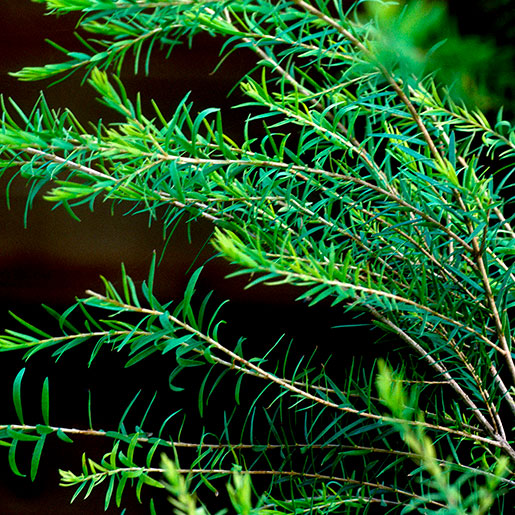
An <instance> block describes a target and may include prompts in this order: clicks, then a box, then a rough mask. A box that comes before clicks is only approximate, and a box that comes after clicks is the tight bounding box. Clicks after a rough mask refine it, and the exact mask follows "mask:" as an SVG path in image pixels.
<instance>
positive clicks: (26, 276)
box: [0, 0, 506, 515]
mask: <svg viewBox="0 0 515 515" xmlns="http://www.w3.org/2000/svg"><path fill="white" fill-rule="evenodd" d="M2 4H3V5H2V6H1V15H0V93H2V94H3V95H4V96H5V97H12V98H14V99H15V100H16V102H17V103H18V104H19V105H20V106H22V107H23V108H24V109H30V108H31V107H32V105H33V104H34V102H35V100H36V99H37V97H38V95H39V92H40V90H41V89H43V88H44V87H46V84H44V83H23V82H19V81H16V80H15V79H13V78H11V77H9V76H8V75H7V73H8V72H9V71H16V70H18V69H20V68H21V67H23V66H28V65H30V66H35V65H43V64H46V63H50V62H57V61H59V60H60V59H62V54H59V52H57V51H56V50H54V49H53V48H52V47H50V46H49V45H48V44H47V43H45V41H44V40H45V38H49V39H52V40H53V41H56V42H58V43H59V44H61V45H63V46H65V47H67V48H72V47H74V46H77V43H76V40H75V39H74V38H73V35H72V32H73V28H74V25H75V20H76V18H74V17H73V16H69V17H61V18H55V17H53V16H44V15H43V14H44V9H43V7H42V6H41V5H40V4H33V3H31V2H30V1H28V0H26V1H22V0H17V1H16V2H14V1H13V2H2ZM456 5H457V3H456V2H455V3H454V7H453V9H454V10H455V11H456ZM469 8H470V11H469V14H470V12H474V8H475V6H474V2H472V3H470V2H469ZM476 13H477V17H479V18H481V19H483V20H486V21H485V22H484V23H483V25H482V27H478V25H479V24H478V23H476V22H475V20H476V19H477V17H476V16H475V15H474V16H473V17H472V18H473V19H471V24H469V25H467V23H466V20H465V19H462V20H461V24H462V26H463V28H464V30H465V31H466V30H469V31H476V32H477V31H478V30H481V29H482V30H483V31H488V30H492V27H493V24H492V22H491V21H490V18H487V17H485V16H487V15H486V14H485V15H481V14H480V13H479V12H477V11H475V12H474V14H476ZM488 16H490V15H488ZM462 18H463V17H462ZM467 18H468V17H467ZM505 18H506V17H504V18H503V19H505ZM467 27H468V29H467ZM494 33H495V31H494ZM503 34H505V33H503ZM220 45H221V43H220V42H217V41H215V40H213V39H211V38H209V37H200V38H198V39H197V40H196V41H195V42H194V44H193V47H192V48H191V49H188V48H186V47H184V48H179V49H177V50H175V51H174V53H173V57H172V58H171V59H169V60H164V58H163V55H160V54H159V52H158V51H156V52H155V54H154V58H153V60H152V66H151V76H150V77H144V76H138V77H134V76H132V75H130V73H129V72H130V66H127V70H128V71H127V72H126V73H125V75H124V76H123V79H124V84H125V85H126V87H127V89H128V91H129V94H130V95H134V94H135V93H136V92H137V91H141V93H142V98H143V99H144V100H145V101H146V102H147V103H146V105H147V106H148V105H149V104H148V100H149V99H150V98H154V99H155V100H156V102H157V103H158V105H159V106H160V109H161V111H162V112H163V113H164V114H165V116H166V114H169V113H172V112H173V109H174V106H176V105H177V103H178V102H179V101H180V100H181V99H182V97H183V96H184V95H185V94H186V93H187V92H188V91H190V90H191V92H192V94H191V99H192V100H194V102H195V105H196V108H197V110H199V111H200V110H201V109H203V108H205V107H211V106H219V107H222V108H223V110H224V111H223V114H224V120H225V126H226V127H228V128H229V131H233V132H234V133H235V135H239V134H240V133H239V129H240V127H241V124H242V116H243V114H241V113H238V112H236V111H229V110H228V109H227V105H228V103H229V102H230V101H232V102H234V99H233V100H227V94H228V92H229V90H230V89H231V88H232V86H233V85H234V83H235V82H236V81H237V80H238V79H239V78H240V77H241V75H242V74H244V73H245V72H247V71H248V69H249V68H250V66H251V62H252V61H251V60H250V59H248V57H249V56H246V55H245V54H237V55H234V56H232V57H231V58H230V59H228V60H227V62H226V63H225V64H224V65H223V66H222V68H221V69H220V70H219V71H218V72H217V73H216V74H214V75H213V74H211V72H212V70H213V68H214V66H215V64H216V62H217V58H218V50H219V48H220ZM45 95H46V97H47V99H48V102H49V104H50V105H51V106H52V107H55V108H57V107H69V108H70V109H71V110H72V111H73V112H74V113H75V114H76V115H77V116H78V117H79V118H80V119H81V120H84V121H87V120H93V121H95V120H97V119H98V118H100V117H102V118H104V119H110V118H109V117H110V116H112V115H111V114H110V113H108V112H106V111H105V109H104V108H102V106H101V105H100V104H98V103H97V102H96V101H95V99H94V96H93V94H92V91H91V89H90V88H89V87H88V86H87V85H86V86H81V85H80V76H77V77H72V78H71V79H68V80H67V81H65V82H64V83H62V84H59V85H56V86H54V87H52V88H50V89H48V90H46V92H45ZM10 176H11V175H10V174H9V173H7V174H6V175H5V176H4V177H3V178H1V179H0V191H1V192H2V193H1V197H0V329H2V330H3V329H4V328H6V327H8V328H17V326H16V323H15V321H14V320H12V319H11V318H10V317H9V315H8V310H12V311H14V312H15V313H17V314H18V315H20V316H22V317H24V318H26V319H28V320H30V321H31V322H33V323H35V324H36V325H39V326H43V327H46V326H47V324H50V321H49V318H48V317H47V316H46V315H44V311H43V310H42V309H41V308H40V307H39V306H40V304H41V303H46V304H48V305H50V306H52V307H53V308H55V309H57V310H58V311H59V310H64V309H66V307H68V306H69V305H70V304H72V303H73V301H74V299H75V297H80V296H82V295H83V292H84V290H86V289H88V288H89V289H93V290H96V291H101V281H100V280H99V275H100V274H102V275H104V276H105V277H107V278H108V279H110V280H113V282H114V283H115V284H116V283H117V280H118V279H119V277H120V263H121V262H122V261H123V262H124V263H125V266H126V268H127V271H128V272H129V274H130V275H131V276H132V277H133V278H134V279H135V281H136V282H141V281H142V280H143V279H144V278H145V277H146V274H147V270H148V266H149V264H150V260H151V257H152V253H153V251H154V250H156V251H157V252H158V253H160V252H161V251H162V249H163V247H164V241H163V234H162V229H161V227H160V226H159V224H156V223H154V224H152V225H151V226H150V227H149V225H148V219H147V218H146V217H145V216H144V215H139V216H130V217H129V216H124V209H123V207H122V206H118V207H116V208H115V210H114V214H111V206H109V205H102V204H97V205H96V209H95V212H94V213H92V212H90V211H88V210H87V209H82V210H79V211H78V214H79V216H80V217H81V219H82V222H81V223H78V222H76V221H74V220H72V219H71V218H70V217H69V216H68V215H67V214H66V213H65V212H64V211H63V210H55V211H54V210H52V206H51V205H50V204H49V203H47V202H45V201H43V200H42V199H41V198H39V199H38V200H36V202H35V205H34V208H33V209H32V210H31V211H30V213H29V215H28V227H27V228H25V227H24V223H23V218H24V209H25V198H26V192H27V190H26V186H25V183H24V182H23V181H22V180H19V179H17V180H15V181H14V182H13V184H12V187H11V195H10V197H11V209H10V210H8V209H7V206H6V202H5V197H4V193H3V192H5V188H6V185H7V182H8V180H9V178H10ZM210 232H211V227H210V226H209V225H208V224H206V223H197V224H196V225H195V230H194V231H193V242H192V243H189V242H188V238H187V233H186V229H185V227H184V226H180V227H179V228H178V230H177V232H176V234H175V236H174V238H173V240H172V242H171V243H170V245H169V247H168V249H167V251H166V254H165V258H164V260H163V262H162V265H161V266H160V268H159V271H158V275H157V281H156V292H157V296H158V298H160V299H161V300H164V301H166V300H168V299H170V298H173V297H177V298H180V295H181V293H182V291H183V289H184V286H185V284H186V281H187V272H188V268H189V266H190V264H191V262H192V260H193V259H194V257H195V256H196V255H197V253H198V252H199V250H200V249H201V248H202V246H203V244H204V243H205V241H206V239H207V238H208V237H209V235H210ZM210 255H211V251H210V248H209V246H207V247H206V249H205V250H204V251H203V252H202V253H201V255H200V257H199V258H198V265H200V264H202V263H204V261H205V260H206V258H207V257H209V256H210ZM194 268H195V267H194ZM194 268H193V269H194ZM229 271H230V268H229V266H228V265H227V264H226V263H224V262H222V261H221V260H214V261H210V262H209V263H208V265H207V266H206V270H205V273H203V274H202V276H201V279H200V285H199V287H200V289H201V290H202V291H203V292H207V291H209V290H210V289H214V288H216V292H217V293H216V300H224V299H226V298H230V299H231V304H230V307H228V308H227V309H226V310H225V311H224V314H225V319H226V320H227V321H228V324H227V327H228V328H230V329H226V330H225V333H224V336H225V337H226V338H227V339H228V340H230V339H236V338H237V337H238V336H239V335H241V334H243V335H246V336H248V337H249V345H256V346H259V348H260V347H263V348H264V347H266V346H268V345H270V344H271V343H273V342H274V341H276V340H277V339H278V338H279V337H280V336H281V335H282V334H283V333H286V339H285V341H289V340H290V339H291V338H295V342H296V343H295V351H296V353H297V354H298V355H302V354H303V353H308V354H310V353H311V350H312V349H313V348H315V347H318V346H320V348H321V358H320V359H323V357H324V356H325V355H326V354H328V350H327V342H328V341H329V340H332V341H333V342H334V341H336V342H338V343H339V344H340V348H341V349H344V352H342V354H345V358H346V359H347V360H348V359H349V357H351V356H352V355H354V354H357V353H360V354H362V353H363V354H365V355H367V356H369V357H370V358H373V357H374V356H377V355H378V354H381V352H382V348H381V347H380V346H379V347H374V348H372V347H371V342H372V341H373V338H372V337H371V336H370V335H369V334H368V329H363V331H362V332H359V331H357V330H353V331H349V330H346V331H343V330H332V329H331V326H334V325H339V324H343V323H345V321H349V318H348V317H347V318H345V317H344V316H343V315H342V314H341V313H340V312H334V311H331V312H329V311H328V310H326V309H324V308H323V307H319V308H316V309H309V310H308V308H307V306H306V305H305V304H299V303H296V304H295V303H294V298H295V296H296V295H298V293H299V292H298V291H292V290H291V289H289V288H274V289H273V291H272V292H271V293H269V290H267V288H266V287H256V288H253V289H251V290H250V291H245V292H244V291H243V289H242V287H243V286H244V284H245V279H231V280H223V278H224V275H226V274H227V273H228V272H229ZM49 327H52V325H51V324H50V325H49ZM87 350H88V349H83V350H77V351H72V352H70V353H69V355H65V356H64V357H63V358H62V359H61V360H60V361H59V362H58V363H57V364H55V363H54V361H53V360H52V359H51V358H50V357H49V355H47V354H43V353H42V354H39V355H37V357H36V358H35V359H32V360H30V361H29V362H28V363H26V364H24V363H23V361H22V355H21V354H12V353H8V354H0V386H1V388H2V390H1V391H2V392H3V393H2V394H1V398H0V399H1V400H0V424H5V423H9V422H11V423H12V422H13V421H14V420H16V418H15V414H14V409H13V408H12V401H11V389H12V382H13V380H14V377H15V376H16V374H17V372H18V371H19V369H20V368H21V367H23V366H26V367H27V371H26V374H25V379H24V383H23V390H22V394H23V395H24V402H25V403H26V413H25V418H26V422H27V423H38V422H40V421H41V419H40V418H39V417H40V414H39V408H38V406H39V395H40V392H41V386H42V382H43V380H44V378H45V377H46V376H49V377H50V388H51V420H50V421H51V423H52V424H54V425H61V426H65V427H87V424H88V421H87V399H88V392H91V395H92V399H93V425H94V426H95V427H96V428H103V429H108V428H115V427H116V425H117V423H118V420H119V418H120V417H121V415H122V413H123V411H124V410H125V407H126V406H127V405H128V404H129V402H130V401H131V399H132V398H133V397H134V395H135V394H136V393H137V392H138V391H139V390H142V394H141V396H140V399H139V400H138V403H136V405H135V411H136V412H137V414H138V416H140V417H141V415H142V414H143V412H144V410H145V407H146V403H148V402H149V401H150V399H151V398H152V396H153V394H154V392H155V391H158V392H159V395H158V398H157V400H158V401H161V405H162V407H161V408H158V409H157V412H156V413H155V414H152V415H151V417H150V422H152V420H154V419H152V417H155V420H156V421H158V420H162V418H163V415H164V416H166V415H167V414H168V413H169V412H171V411H172V410H171V409H170V408H169V406H170V405H173V406H174V407H175V405H183V406H188V405H192V406H193V407H195V406H196V392H197V390H198V384H197V383H195V382H194V381H193V382H192V384H191V385H189V386H190V387H189V390H187V391H186V392H185V393H183V394H181V395H178V394H172V393H171V392H170V391H169V389H168V385H167V378H168V374H169V373H170V371H171V370H173V368H174V363H173V362H167V361H166V360H163V359H161V360H149V362H148V363H145V364H141V365H139V366H137V367H134V368H131V369H125V368H124V367H123V365H124V356H120V355H118V354H114V353H107V352H104V353H102V354H101V355H100V356H99V358H98V359H97V360H96V361H95V362H94V363H93V365H92V367H90V368H88V367H87V358H88V356H89V355H88V352H87ZM229 395H230V397H229V398H231V397H232V392H229ZM163 405H164V406H163ZM138 408H139V410H140V411H139V412H138ZM211 408H212V409H211V411H208V413H207V415H206V418H207V419H209V420H207V422H208V423H209V424H212V425H214V426H215V427H216V425H217V424H219V423H220V414H221V406H216V404H215V405H214V406H212V407H211ZM159 409H161V411H159ZM209 417H211V418H209ZM190 420H191V422H190V426H188V427H190V428H191V433H190V434H191V436H194V433H195V430H196V429H195V427H196V426H197V431H198V427H199V426H200V424H201V423H206V419H205V420H204V421H200V420H198V418H196V416H195V413H194V410H193V412H192V413H191V414H190ZM135 423H137V417H136V418H135ZM158 427H159V426H158ZM77 443H78V444H79V445H75V446H68V445H67V444H64V443H62V442H53V441H50V442H49V443H48V444H47V446H46V448H45V450H44V452H43V459H42V464H41V469H40V473H39V476H38V478H37V479H36V481H35V482H34V483H31V481H30V479H27V478H16V477H14V476H13V474H12V473H11V472H10V471H9V469H8V465H7V450H6V448H4V447H2V448H0V515H15V514H31V513H38V514H39V515H46V514H58V513H59V514H61V513H62V514H80V513H83V514H86V513H102V512H103V494H104V490H103V487H100V488H99V489H98V491H96V492H94V493H93V494H92V495H91V497H90V499H88V500H87V501H85V502H84V501H82V500H81V498H79V499H77V500H76V501H75V502H74V503H73V504H72V505H69V499H70V497H71V494H72V491H71V490H69V489H63V488H57V487H56V485H57V483H58V480H59V477H58V473H57V469H59V468H64V469H71V470H73V471H75V472H77V473H78V472H79V470H80V455H81V452H82V450H83V448H85V449H86V452H87V454H88V456H90V457H92V458H93V459H95V460H97V461H100V459H101V457H102V454H103V453H104V452H106V451H108V450H109V446H108V445H107V443H106V442H95V441H92V439H90V440H86V439H83V440H82V441H81V440H80V439H77ZM29 460H30V456H27V457H26V459H24V456H23V453H21V454H20V455H19V457H18V465H19V467H20V469H21V470H22V471H24V472H28V469H29ZM126 498H127V499H129V498H131V494H130V493H129V492H127V494H126ZM160 506H161V511H160V512H161V513H166V512H168V513H170V512H171V507H170V506H169V505H165V504H161V505H160ZM127 508H128V509H127V512H126V513H127V514H128V515H131V514H139V513H148V507H147V504H146V503H145V504H143V505H139V504H137V503H136V502H131V503H130V504H128V505H127ZM119 512H120V510H119V509H116V508H111V509H110V510H109V511H108V513H119ZM158 512H159V510H158Z"/></svg>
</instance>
